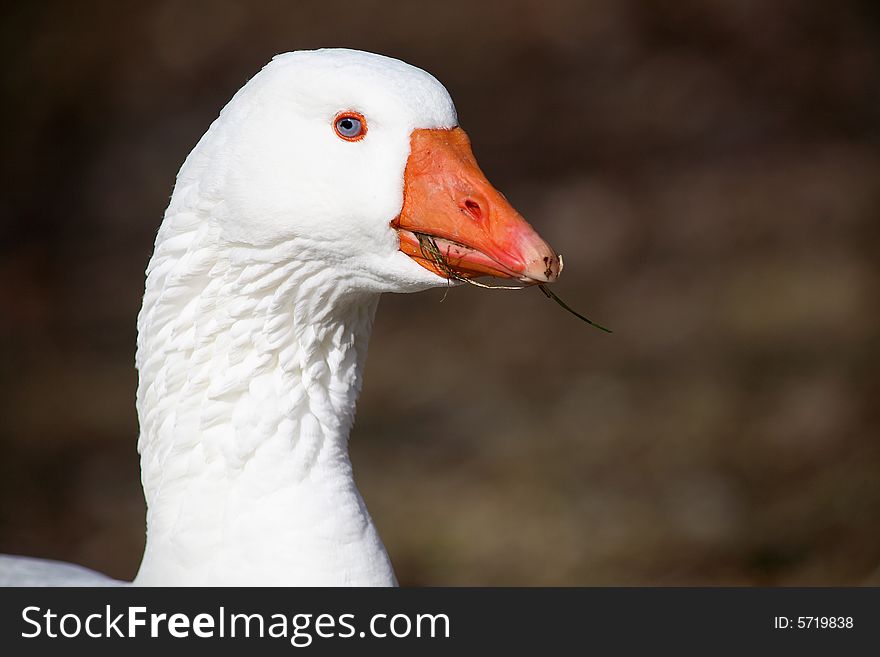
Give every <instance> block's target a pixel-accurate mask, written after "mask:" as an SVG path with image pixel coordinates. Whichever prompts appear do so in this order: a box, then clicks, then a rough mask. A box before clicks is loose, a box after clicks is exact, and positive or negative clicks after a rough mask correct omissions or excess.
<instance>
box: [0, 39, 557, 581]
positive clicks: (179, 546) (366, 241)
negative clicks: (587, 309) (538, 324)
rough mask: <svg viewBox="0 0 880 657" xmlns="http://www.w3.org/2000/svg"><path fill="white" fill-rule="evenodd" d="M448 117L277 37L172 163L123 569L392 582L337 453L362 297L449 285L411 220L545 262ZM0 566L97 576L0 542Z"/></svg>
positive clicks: (150, 283) (548, 273) (344, 428)
mask: <svg viewBox="0 0 880 657" xmlns="http://www.w3.org/2000/svg"><path fill="white" fill-rule="evenodd" d="M457 123H458V122H457V119H456V114H455V108H454V106H453V103H452V100H451V99H450V97H449V94H448V93H447V91H446V90H445V89H444V87H443V86H442V85H441V84H440V83H439V82H438V81H437V80H436V79H434V78H433V77H432V76H431V75H429V74H428V73H426V72H425V71H422V70H420V69H418V68H415V67H413V66H410V65H408V64H405V63H403V62H400V61H398V60H395V59H389V58H387V57H382V56H380V55H374V54H369V53H364V52H358V51H353V50H335V49H334V50H318V51H309V52H293V53H287V54H284V55H279V56H277V57H275V58H274V59H273V60H272V62H271V63H269V64H268V65H267V66H266V67H265V68H263V70H262V71H261V72H260V73H259V74H257V75H256V76H255V77H254V78H253V79H252V80H250V81H249V82H248V83H247V84H246V85H245V86H244V87H243V88H242V89H241V90H240V91H239V92H238V93H237V94H236V95H235V97H234V98H233V99H232V100H231V101H230V102H229V104H228V105H227V106H226V107H225V108H224V109H223V111H222V112H221V113H220V116H219V118H217V120H216V121H214V123H213V125H212V126H211V128H210V129H209V130H208V132H207V133H206V134H205V135H204V136H203V137H202V139H201V140H200V141H199V143H198V145H197V146H196V147H195V149H193V151H192V153H191V154H190V155H189V157H188V158H187V159H186V162H185V163H184V165H183V167H182V168H181V170H180V173H179V174H178V177H177V184H176V186H175V189H174V194H173V196H172V198H171V203H170V205H169V207H168V210H167V211H166V213H165V218H164V220H163V222H162V226H161V228H160V229H159V233H158V236H157V238H156V245H155V252H154V254H153V257H152V259H151V261H150V264H149V267H148V268H147V281H146V292H145V294H144V301H143V307H142V309H141V312H140V315H139V317H138V343H137V346H138V348H137V368H138V370H139V374H140V379H139V385H138V392H137V410H138V417H139V420H140V431H141V433H140V439H139V442H138V451H139V452H140V455H141V468H142V481H143V487H144V493H145V496H146V501H147V540H146V548H145V552H144V556H143V561H142V563H141V566H140V570H139V572H138V574H137V577H136V579H135V581H134V583H135V584H139V585H254V586H262V585H375V586H390V585H394V584H396V579H395V576H394V571H393V570H392V567H391V563H390V561H389V559H388V555H387V553H386V551H385V548H384V546H383V545H382V542H381V540H380V539H379V536H378V534H377V532H376V528H375V526H374V525H373V522H372V520H371V518H370V515H369V513H368V512H367V509H366V507H365V506H364V501H363V499H362V498H361V495H360V493H359V492H358V489H357V487H356V485H355V482H354V479H353V477H352V468H351V463H350V461H349V455H348V436H349V430H350V428H351V426H352V421H353V419H354V413H355V402H356V399H357V396H358V392H359V390H360V387H361V378H362V377H361V373H362V368H363V365H364V359H365V358H366V354H367V343H368V341H369V337H370V331H371V328H372V322H373V316H374V313H375V311H376V305H377V303H378V300H379V295H380V294H381V293H382V292H415V291H418V290H423V289H426V288H430V287H435V286H441V285H447V284H448V283H449V280H448V276H449V274H450V271H449V270H448V269H445V268H443V267H439V266H438V265H437V264H436V263H435V261H433V259H432V258H431V257H429V255H426V254H425V253H424V252H423V251H422V248H421V245H420V241H419V237H418V236H419V235H430V236H433V237H434V243H435V244H436V245H437V246H438V247H439V248H440V250H441V251H442V252H443V253H444V255H446V257H447V260H448V262H449V264H450V266H451V267H452V269H453V270H454V272H455V274H456V275H457V276H460V277H472V276H478V275H486V274H490V275H494V276H498V277H507V278H515V279H518V280H520V281H523V282H526V283H538V282H541V283H543V282H551V281H553V280H555V278H556V277H557V275H558V273H559V268H560V262H559V258H558V257H557V255H556V254H555V253H554V251H553V250H552V249H551V248H550V247H549V246H548V245H547V244H546V243H545V242H544V241H543V240H542V239H541V238H540V237H539V236H538V235H537V234H536V233H535V232H534V230H533V229H532V228H531V227H530V226H529V225H528V224H527V223H526V222H525V220H523V218H522V217H521V216H520V215H519V214H517V212H516V211H515V210H514V209H513V208H512V207H511V206H510V205H509V204H508V203H507V201H506V200H505V199H504V197H503V196H502V195H501V194H500V193H499V192H498V191H496V190H495V189H494V188H493V187H492V186H491V185H490V184H489V182H488V181H487V180H486V178H485V177H484V175H483V174H482V172H481V171H480V169H479V168H478V166H477V164H476V162H475V160H474V157H473V154H472V152H471V149H470V146H469V143H468V139H467V136H466V135H465V133H464V132H463V131H462V130H461V128H459V127H458V125H457ZM422 239H424V238H422ZM0 582H3V583H6V584H13V583H15V584H93V585H94V584H109V583H112V582H113V580H110V579H109V578H105V577H104V576H102V575H100V574H98V573H93V572H92V571H88V570H85V569H82V568H80V567H78V566H72V565H66V564H59V563H56V562H49V561H43V560H34V559H25V558H21V557H2V558H0Z"/></svg>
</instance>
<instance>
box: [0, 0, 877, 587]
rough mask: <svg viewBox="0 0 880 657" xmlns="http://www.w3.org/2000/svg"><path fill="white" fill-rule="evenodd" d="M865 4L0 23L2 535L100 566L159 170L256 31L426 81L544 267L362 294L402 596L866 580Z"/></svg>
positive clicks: (52, 12)
mask: <svg viewBox="0 0 880 657" xmlns="http://www.w3.org/2000/svg"><path fill="white" fill-rule="evenodd" d="M876 7H877V3H876V2H871V1H870V0H865V1H864V2H857V1H854V0H850V1H839V2H825V3H818V2H803V1H794V0H793V1H768V2H760V1H758V0H754V1H742V0H728V1H722V0H712V1H707V0H701V1H697V0H694V1H680V2H663V1H660V0H643V1H636V0H626V1H623V0H589V1H581V2H575V1H574V0H572V1H562V0H560V1H548V0H533V1H528V2H475V1H474V0H464V1H458V0H456V1H452V0H446V1H445V2H442V3H440V2H438V3H419V2H412V1H407V2H355V1H353V0H352V1H347V2H336V3H334V2H247V3H245V2H240V3H237V2H178V1H166V2H150V3H146V2H145V3H124V2H43V3H25V2H22V3H19V4H18V5H15V4H13V3H5V4H4V8H3V9H2V10H0V11H2V28H0V30H2V32H0V48H2V60H0V61H2V62H3V68H2V71H0V74H2V87H3V103H2V109H0V112H2V116H0V118H2V126H3V130H2V132H3V137H4V139H3V141H4V143H5V148H4V153H5V157H4V158H3V164H2V166H3V170H2V176H0V552H12V553H22V554H31V555H38V556H45V557H52V558H59V559H65V560H70V561H76V562H79V563H82V564H85V565H88V566H91V567H94V568H97V569H100V570H103V571H105V572H108V573H110V574H112V575H114V576H116V577H121V578H131V577H133V575H134V574H135V572H136V569H137V565H138V563H139V560H140V554H141V549H142V546H143V521H144V508H143V500H142V496H141V491H140V485H139V467H138V459H137V454H136V451H135V442H136V437H137V418H136V415H135V410H134V394H135V386H136V373H135V370H134V367H133V360H134V342H135V317H136V314H137V311H138V308H139V305H140V296H141V293H142V285H143V270H144V268H145V266H146V263H147V260H148V258H149V254H150V251H151V247H152V242H153V237H154V235H155V231H156V229H157V227H158V225H159V222H160V221H161V218H162V213H163V210H164V207H165V205H166V204H167V202H168V198H169V196H170V193H171V188H172V185H173V182H174V176H175V174H176V172H177V169H178V167H179V166H180V164H181V163H182V161H183V159H184V157H185V156H186V154H187V153H188V152H189V150H190V149H191V148H192V147H193V145H194V144H195V143H196V141H197V140H198V138H199V136H200V135H201V134H202V133H203V132H204V130H205V129H206V128H207V126H208V125H209V123H210V122H211V121H212V120H213V118H214V117H215V116H216V115H217V113H218V111H219V110H220V108H221V107H222V106H223V104H225V102H226V101H227V100H228V99H229V97H230V96H231V95H232V94H233V93H234V92H235V90H237V89H238V88H239V87H240V86H241V85H242V84H243V83H244V82H245V81H246V80H247V79H248V77H249V76H251V75H253V74H254V73H255V72H256V71H257V70H259V68H260V67H261V66H262V65H263V64H264V63H265V62H266V61H268V59H269V58H270V57H271V56H272V55H274V54H275V53H278V52H284V51H288V50H295V49H301V48H314V47H320V46H347V47H353V48H361V49H365V50H371V51H375V52H381V53H384V54H387V55H391V56H395V57H399V58H401V59H404V60H406V61H408V62H410V63H412V64H415V65H417V66H420V67H422V68H425V69H427V70H428V71H430V72H432V73H433V74H434V75H435V76H437V77H438V79H440V80H441V81H442V82H443V83H444V84H445V85H446V86H447V88H448V89H449V91H450V93H451V94H452V96H453V98H454V99H455V101H456V104H457V107H458V111H459V116H460V119H461V123H462V125H463V126H464V128H465V129H466V130H467V131H468V132H469V133H470V136H471V138H472V140H473V143H474V149H475V152H476V154H477V156H478V158H479V159H480V161H481V164H482V166H483V168H484V170H485V171H486V172H487V174H488V175H489V178H490V179H491V180H492V181H493V182H494V183H495V184H496V185H497V186H498V187H499V188H500V189H502V190H503V191H504V192H505V193H506V195H507V196H508V197H509V198H510V199H511V201H512V202H513V203H514V205H515V206H517V207H518V208H519V209H520V210H521V211H522V212H523V214H524V215H525V216H526V217H527V218H528V219H529V220H530V221H531V222H532V223H533V224H534V225H535V226H536V228H537V229H538V230H539V232H541V233H542V234H543V235H544V236H545V237H546V238H547V239H548V241H550V243H551V244H553V245H555V246H556V247H557V248H558V249H559V250H560V251H561V252H563V253H564V255H565V261H566V271H565V275H564V276H563V278H562V279H561V281H560V282H559V284H558V285H556V286H555V288H554V289H555V290H556V291H557V292H558V293H559V294H560V295H561V296H562V297H563V298H565V299H566V300H567V301H568V302H569V303H571V304H572V305H573V306H575V307H576V308H578V309H580V310H582V311H583V312H585V313H586V314H587V315H589V316H591V317H593V318H595V319H597V320H599V321H601V322H603V323H606V324H608V325H610V326H611V327H612V328H614V329H615V334H614V335H612V336H606V335H604V334H602V333H599V332H598V331H595V330H593V329H590V328H589V327H587V326H585V325H583V324H581V323H580V322H578V321H577V320H575V319H574V318H572V317H570V316H568V315H567V314H565V313H564V312H563V311H562V310H561V309H559V308H558V307H556V306H554V305H553V304H551V303H550V302H549V301H547V300H546V299H544V298H543V297H542V296H541V295H540V294H539V293H538V292H537V291H525V292H521V293H518V294H502V293H492V292H488V291H483V290H475V289H455V290H452V291H451V292H450V293H449V295H448V297H447V298H446V299H445V301H443V302H442V303H440V301H441V299H442V298H443V291H442V290H433V291H430V292H426V293H422V294H418V295H406V296H403V295H400V296H397V295H390V296H386V297H385V298H384V299H383V300H382V303H381V304H380V309H379V315H378V319H377V324H376V328H375V332H374V337H373V342H372V346H371V352H370V357H369V362H368V366H367V373H366V384H365V388H364V392H363V396H362V398H361V402H360V405H359V412H358V421H357V425H356V428H355V430H354V433H353V436H352V451H353V459H354V463H355V470H356V473H357V475H358V480H359V483H360V486H361V489H362V491H363V493H364V496H365V498H366V500H367V503H368V505H369V507H370V509H371V511H372V513H373V516H374V518H375V519H376V522H377V524H378V526H379V529H380V532H381V534H382V536H383V538H384V539H385V542H386V544H387V546H388V549H389V552H390V554H391V557H392V561H393V562H394V564H395V566H396V569H397V571H398V575H399V577H400V580H401V583H403V584H525V585H532V584H551V585H567V584H624V585H628V584H651V585H653V584H670V585H678V584H697V585H712V584H771V585H776V584H785V585H794V584H797V585H828V584H880V430H878V429H880V412H878V398H880V376H878V372H880V369H878V365H880V363H878V351H880V340H878V337H880V336H878V298H880V294H878V292H880V290H878V281H880V277H878V267H877V259H878V253H880V216H878V215H880V149H878V146H880V93H878V89H880V13H878V10H877V9H876Z"/></svg>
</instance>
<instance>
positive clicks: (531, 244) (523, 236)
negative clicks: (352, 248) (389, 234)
mask: <svg viewBox="0 0 880 657" xmlns="http://www.w3.org/2000/svg"><path fill="white" fill-rule="evenodd" d="M391 225H392V227H394V228H396V229H397V232H398V235H399V236H400V250H401V251H403V252H404V253H405V254H406V255H408V256H409V257H410V258H412V259H413V260H415V261H416V262H417V263H418V264H420V265H421V266H422V267H424V268H425V269H428V270H430V271H432V272H434V273H435V274H438V275H439V276H442V277H444V278H450V277H460V278H474V277H477V276H494V277H496V278H513V279H517V280H519V281H522V282H523V283H526V284H537V283H552V282H553V281H555V280H556V278H557V277H558V276H559V273H560V271H561V270H562V263H561V260H560V257H559V256H558V255H557V254H556V252H555V251H554V250H553V249H552V248H551V247H550V245H549V244H547V243H546V242H545V241H544V240H543V239H541V237H540V236H539V235H538V233H536V232H535V229H534V228H532V227H531V226H530V225H529V224H528V222H527V221H526V220H525V219H523V217H522V215H520V214H519V213H518V212H517V211H516V210H514V209H513V207H512V206H511V205H510V203H508V202H507V199H506V198H504V196H503V195H502V194H501V192H499V191H498V190H497V189H495V188H494V187H493V186H492V184H491V183H490V182H489V181H488V180H487V179H486V176H485V175H484V174H483V172H482V171H481V170H480V167H479V166H478V165H477V161H476V159H475V158H474V154H473V151H472V150H471V144H470V140H469V139H468V136H467V134H466V133H465V131H464V130H462V129H461V128H453V129H451V130H414V131H413V133H412V136H411V137H410V155H409V159H408V160H407V162H406V170H405V172H404V188H403V208H402V209H401V211H400V215H399V216H398V217H397V218H396V219H395V220H394V221H393V222H392V223H391ZM438 255H439V256H442V258H441V257H438ZM438 261H440V262H439V263H438Z"/></svg>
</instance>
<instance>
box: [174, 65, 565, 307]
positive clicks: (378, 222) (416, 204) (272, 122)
mask: <svg viewBox="0 0 880 657" xmlns="http://www.w3.org/2000/svg"><path fill="white" fill-rule="evenodd" d="M188 180H189V181H192V182H197V184H198V188H199V195H198V198H199V202H201V203H204V202H206V201H207V202H211V199H214V200H215V201H216V202H214V204H213V206H212V211H211V216H212V217H213V220H214V221H215V222H216V224H217V227H218V236H217V239H218V240H220V241H221V242H222V244H223V245H224V246H232V247H236V248H238V247H241V248H246V249H248V250H249V254H251V256H252V255H253V253H255V252H257V251H260V252H262V253H264V254H266V253H268V254H270V255H268V256H265V257H270V258H278V257H279V256H278V254H277V253H273V251H272V249H273V247H275V246H277V245H280V244H285V243H289V242H291V241H296V242H297V257H299V258H305V259H309V260H311V261H313V262H319V263H324V264H325V265H326V272H327V275H328V276H331V277H332V278H333V284H335V285H344V286H346V287H347V288H350V289H352V290H356V291H370V292H412V291H417V290H421V289H425V288H429V287H434V286H439V285H448V284H449V283H450V278H453V279H458V280H460V279H462V278H472V277H475V276H481V275H492V276H496V277H502V278H511V279H517V280H519V281H522V282H524V283H527V284H529V283H545V282H550V281H553V280H555V278H556V277H557V275H558V274H559V270H560V260H559V257H558V256H557V255H556V253H555V252H554V251H553V249H552V248H550V246H549V245H547V243H546V242H544V241H543V240H542V239H541V238H540V237H539V236H538V235H537V233H536V232H535V231H534V229H532V227H531V226H530V225H529V224H528V223H527V222H526V221H525V220H524V219H523V218H522V216H520V214H519V213H517V212H516V210H514V209H513V208H512V207H511V205H510V204H509V203H508V202H507V200H506V199H505V198H504V196H503V195H502V194H501V193H500V192H498V191H497V190H496V189H495V188H494V187H493V186H492V185H491V184H490V183H489V181H488V180H487V179H486V177H485V175H483V173H482V171H481V170H480V168H479V166H478V165H477V162H476V160H475V158H474V155H473V153H472V151H471V146H470V143H469V140H468V137H467V135H466V134H465V132H464V131H463V130H462V129H461V128H460V127H459V126H458V119H457V116H456V111H455V107H454V105H453V102H452V100H451V98H450V96H449V94H448V92H447V91H446V89H445V88H444V87H443V85H441V84H440V83H439V82H438V81H437V80H436V79H435V78H434V77H433V76H431V75H430V74H428V73H426V72H425V71H423V70H421V69H418V68H416V67H414V66H411V65H409V64H406V63H404V62H401V61H399V60H396V59H391V58H388V57H384V56H380V55H375V54H370V53H364V52H359V51H352V50H344V49H324V50H317V51H301V52H294V53H287V54H284V55H279V56H277V57H275V58H274V59H273V60H272V62H270V63H269V64H268V65H267V66H265V67H264V68H263V70H262V71H261V72H260V73H259V74H257V75H256V76H255V77H254V78H253V79H252V80H251V81H250V82H249V83H248V84H247V85H245V86H244V87H243V88H242V89H241V91H239V93H238V94H237V95H236V96H235V97H234V98H233V100H232V101H231V102H230V103H229V104H228V105H227V106H226V108H225V109H224V110H223V112H222V113H221V115H220V117H219V118H218V119H217V121H216V122H215V124H214V125H213V126H212V128H211V130H209V132H208V133H207V134H206V135H205V137H204V138H203V139H202V142H201V143H200V144H199V146H198V147H197V148H196V149H195V150H194V152H193V154H192V155H191V156H190V158H189V159H188V161H187V163H186V165H185V166H184V168H183V169H182V171H181V174H180V176H179V179H178V187H180V186H181V182H183V183H184V184H185V183H186V182H187V181H188ZM174 205H175V202H174V201H172V206H174ZM171 209H172V210H173V209H174V208H173V207H172V208H171ZM425 236H430V238H431V240H432V243H433V245H435V246H436V247H437V248H438V249H439V251H440V252H441V253H442V254H443V256H444V260H445V261H446V263H447V265H448V266H445V267H444V266H438V265H437V262H436V259H435V258H432V257H430V256H429V254H426V253H425V252H424V242H422V241H421V240H424V238H425ZM420 238H421V239H420Z"/></svg>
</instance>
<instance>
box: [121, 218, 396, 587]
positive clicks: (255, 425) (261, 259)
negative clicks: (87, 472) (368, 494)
mask: <svg viewBox="0 0 880 657" xmlns="http://www.w3.org/2000/svg"><path fill="white" fill-rule="evenodd" d="M220 244H222V242H221V241H220V240H219V239H218V236H217V235H216V234H215V229H214V228H212V226H211V224H210V222H205V221H199V217H198V216H196V215H190V214H186V213H181V214H179V215H177V216H174V217H170V218H169V217H166V221H165V223H164V224H163V228H162V230H160V233H159V236H158V239H157V243H156V251H155V253H154V255H153V258H152V260H151V262H150V266H149V268H148V270H147V284H146V293H145V295H144V305H143V308H142V310H141V314H140V316H139V318H138V352H137V367H138V370H139V374H140V379H139V385H138V398H137V405H138V415H139V419H140V425H141V435H140V439H139V442H138V450H139V452H140V454H141V468H142V479H143V485H144V493H145V496H146V500H147V546H146V551H145V554H144V560H143V563H142V565H141V570H140V572H139V574H138V578H137V580H136V582H137V583H144V584H200V583H201V584H207V583H210V584H244V583H247V584H252V585H260V584H288V585H294V584H317V585H324V584H393V583H394V575H393V572H392V571H391V566H390V563H389V561H388V557H387V555H386V553H385V550H384V547H383V546H382V544H381V542H380V540H379V538H378V535H377V534H376V531H375V527H374V526H373V523H372V521H371V519H370V516H369V514H368V513H367V510H366V508H365V506H364V504H363V500H362V499H361V496H360V494H359V493H358V491H357V488H356V487H355V485H354V481H353V478H352V472H351V464H350V461H349V457H348V435H349V431H350V429H351V426H352V422H353V419H354V412H355V403H356V400H357V396H358V393H359V391H360V387H361V373H362V369H363V365H364V360H365V358H366V353H367V344H368V341H369V336H370V331H371V328H372V322H373V316H374V313H375V310H376V305H377V303H378V295H370V294H368V295H364V294H363V293H357V292H355V291H354V290H352V289H350V286H349V285H347V284H346V282H345V281H340V280H334V278H333V276H332V274H331V273H328V272H329V270H330V268H328V267H326V266H322V263H321V262H318V261H310V260H309V259H308V258H306V257H304V254H306V253H308V251H309V250H308V248H307V244H304V243H303V242H302V241H297V240H291V241H287V242H283V243H277V244H272V245H269V246H263V247H259V248H258V247H249V246H244V245H235V244H228V243H227V244H223V245H222V247H221V246H218V245H220Z"/></svg>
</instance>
